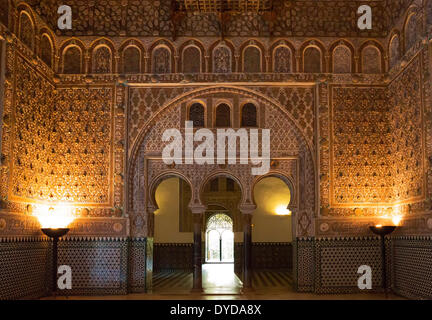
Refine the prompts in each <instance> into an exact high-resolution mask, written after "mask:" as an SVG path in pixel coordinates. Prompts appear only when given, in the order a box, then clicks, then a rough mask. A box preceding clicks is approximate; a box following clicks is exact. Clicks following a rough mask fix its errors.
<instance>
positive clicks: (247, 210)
mask: <svg viewBox="0 0 432 320" xmlns="http://www.w3.org/2000/svg"><path fill="white" fill-rule="evenodd" d="M256 208H257V206H256V205H255V204H253V203H250V204H241V205H240V206H239V209H240V212H241V213H242V214H252V213H253V212H254V211H255V210H256Z"/></svg>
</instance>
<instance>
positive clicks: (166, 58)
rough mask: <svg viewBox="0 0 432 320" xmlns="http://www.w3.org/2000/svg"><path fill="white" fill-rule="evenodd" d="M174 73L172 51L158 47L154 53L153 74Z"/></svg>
mask: <svg viewBox="0 0 432 320" xmlns="http://www.w3.org/2000/svg"><path fill="white" fill-rule="evenodd" d="M171 72H172V64H171V51H170V50H169V48H168V47H166V46H158V47H156V48H154V50H153V51H152V73H156V74H164V73H171Z"/></svg>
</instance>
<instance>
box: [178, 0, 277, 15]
mask: <svg viewBox="0 0 432 320" xmlns="http://www.w3.org/2000/svg"><path fill="white" fill-rule="evenodd" d="M177 2H178V4H179V7H180V9H181V10H186V11H192V12H227V11H230V12H261V11H268V10H270V9H271V7H272V0H177Z"/></svg>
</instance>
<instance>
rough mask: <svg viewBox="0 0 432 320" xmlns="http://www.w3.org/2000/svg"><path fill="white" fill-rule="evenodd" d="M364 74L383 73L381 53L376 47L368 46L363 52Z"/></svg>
mask: <svg viewBox="0 0 432 320" xmlns="http://www.w3.org/2000/svg"><path fill="white" fill-rule="evenodd" d="M362 67H363V68H362V71H363V73H369V74H371V73H380V72H381V53H380V51H379V50H378V49H377V48H376V47H375V46H372V45H370V46H367V47H365V48H364V49H363V51H362Z"/></svg>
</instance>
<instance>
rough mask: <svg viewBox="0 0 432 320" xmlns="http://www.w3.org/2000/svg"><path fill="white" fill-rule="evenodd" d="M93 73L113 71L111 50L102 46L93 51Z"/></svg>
mask: <svg viewBox="0 0 432 320" xmlns="http://www.w3.org/2000/svg"><path fill="white" fill-rule="evenodd" d="M93 73H111V50H110V49H109V48H108V47H106V46H100V47H98V48H96V49H95V50H94V51H93Z"/></svg>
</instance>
